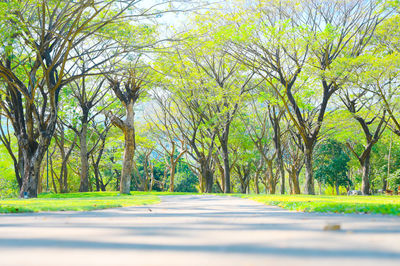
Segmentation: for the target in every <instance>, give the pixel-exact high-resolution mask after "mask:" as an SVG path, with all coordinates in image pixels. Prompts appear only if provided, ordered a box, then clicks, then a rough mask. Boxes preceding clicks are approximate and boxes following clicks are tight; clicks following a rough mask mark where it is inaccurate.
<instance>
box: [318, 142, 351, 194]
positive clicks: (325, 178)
mask: <svg viewBox="0 0 400 266" xmlns="http://www.w3.org/2000/svg"><path fill="white" fill-rule="evenodd" d="M345 149H346V147H345V146H344V145H343V144H341V143H339V142H337V141H335V140H333V139H327V140H326V141H324V142H323V143H321V144H320V145H319V146H318V148H317V150H316V154H315V155H316V156H315V168H314V170H315V179H317V180H319V181H320V182H321V183H323V184H328V185H330V186H332V189H335V188H336V194H337V195H339V187H340V186H345V187H346V189H347V190H349V188H350V186H351V181H350V179H349V178H348V175H347V174H348V167H347V163H348V162H349V161H350V158H349V156H348V155H347V153H346V151H345Z"/></svg>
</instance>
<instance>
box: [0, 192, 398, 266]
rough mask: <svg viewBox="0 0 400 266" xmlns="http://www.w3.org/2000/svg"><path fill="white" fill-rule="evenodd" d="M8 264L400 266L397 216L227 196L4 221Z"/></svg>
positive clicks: (0, 226) (2, 251)
mask: <svg viewBox="0 0 400 266" xmlns="http://www.w3.org/2000/svg"><path fill="white" fill-rule="evenodd" d="M324 229H332V230H324ZM336 229H339V230H336ZM9 265H10V266H11V265H15V266H30V265H40V266H50V265H51V266H54V265H57V266H59V265H74V266H75V265H82V266H83V265H85V266H88V265H107V266H112V265H185V266H186V265H307V266H310V265H340V266H344V265H352V266H354V265H363V266H365V265H380V266H382V265H396V266H399V265H400V217H396V216H385V215H366V214H351V215H348V214H347V215H342V214H318V213H302V212H292V211H286V210H283V209H281V208H278V207H271V206H264V205H262V204H259V203H256V202H253V201H250V200H245V199H240V198H235V197H222V196H163V197H162V202H161V203H160V204H158V205H153V206H140V207H128V208H118V209H108V210H99V211H91V212H46V213H35V214H2V215H0V266H9Z"/></svg>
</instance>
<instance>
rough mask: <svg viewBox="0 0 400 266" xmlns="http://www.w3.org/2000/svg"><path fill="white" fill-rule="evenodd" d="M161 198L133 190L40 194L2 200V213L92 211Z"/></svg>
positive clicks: (146, 202) (154, 194)
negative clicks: (128, 193) (34, 197)
mask: <svg viewBox="0 0 400 266" xmlns="http://www.w3.org/2000/svg"><path fill="white" fill-rule="evenodd" d="M159 202H160V198H159V197H158V196H157V195H156V193H143V192H132V193H131V195H121V196H120V195H119V193H118V192H85V193H66V194H46V193H44V194H40V195H39V196H38V198H37V199H5V200H0V213H20V212H41V211H91V210H98V209H107V208H117V207H127V206H137V205H147V204H156V203H159Z"/></svg>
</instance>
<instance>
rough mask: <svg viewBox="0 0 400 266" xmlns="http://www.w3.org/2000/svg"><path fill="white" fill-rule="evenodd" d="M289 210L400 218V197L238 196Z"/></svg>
mask: <svg viewBox="0 0 400 266" xmlns="http://www.w3.org/2000/svg"><path fill="white" fill-rule="evenodd" d="M238 196H240V197H242V198H248V199H252V200H255V201H258V202H261V203H264V204H266V205H274V206H279V207H282V208H285V209H288V210H296V211H304V212H331V213H380V214H391V215H399V216H400V196H311V195H238Z"/></svg>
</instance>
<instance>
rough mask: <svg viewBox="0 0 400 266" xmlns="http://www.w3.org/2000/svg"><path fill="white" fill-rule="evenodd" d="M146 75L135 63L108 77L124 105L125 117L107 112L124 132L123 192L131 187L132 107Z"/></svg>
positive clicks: (133, 129)
mask: <svg viewBox="0 0 400 266" xmlns="http://www.w3.org/2000/svg"><path fill="white" fill-rule="evenodd" d="M146 76H147V71H143V69H140V67H139V66H138V65H135V67H133V68H130V69H128V70H127V72H125V73H123V74H122V75H121V76H113V77H111V76H110V77H108V79H109V82H110V86H111V89H112V90H113V92H114V94H115V96H116V97H117V98H118V100H119V101H120V102H121V104H122V105H123V107H124V115H123V116H124V117H125V118H120V117H118V116H117V115H115V114H113V113H112V112H111V111H110V112H108V114H107V115H108V116H109V117H110V119H111V122H112V123H113V124H114V125H115V126H116V127H118V128H119V129H121V130H122V132H123V134H124V158H123V162H122V172H121V182H120V192H121V193H123V194H129V193H130V189H131V179H132V171H133V158H134V156H135V149H136V141H135V111H134V107H135V104H136V103H137V101H138V99H139V97H140V96H141V95H142V93H144V92H145V91H144V85H145V83H144V81H145V78H146Z"/></svg>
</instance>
